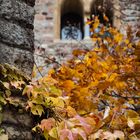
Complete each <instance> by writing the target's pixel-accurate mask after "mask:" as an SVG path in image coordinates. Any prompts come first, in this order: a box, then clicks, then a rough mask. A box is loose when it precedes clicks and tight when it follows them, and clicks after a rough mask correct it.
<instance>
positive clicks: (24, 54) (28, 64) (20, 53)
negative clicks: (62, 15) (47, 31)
mask: <svg viewBox="0 0 140 140" xmlns="http://www.w3.org/2000/svg"><path fill="white" fill-rule="evenodd" d="M34 3H35V0H0V63H9V64H12V65H14V66H16V67H17V68H19V69H21V70H22V71H23V72H25V73H27V74H28V75H30V74H31V71H32V67H33V62H34V60H33V51H34V35H33V34H34V33H33V28H34V27H33V21H34V8H33V7H34Z"/></svg>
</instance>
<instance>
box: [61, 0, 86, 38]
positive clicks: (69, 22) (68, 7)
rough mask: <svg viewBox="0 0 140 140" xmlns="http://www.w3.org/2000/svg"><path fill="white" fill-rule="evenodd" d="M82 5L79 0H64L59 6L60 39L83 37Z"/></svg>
mask: <svg viewBox="0 0 140 140" xmlns="http://www.w3.org/2000/svg"><path fill="white" fill-rule="evenodd" d="M83 28H84V21H83V5H82V3H81V1H80V0H64V2H63V3H62V6H61V31H60V36H61V39H62V40H71V39H72V40H81V39H83V37H84V29H83Z"/></svg>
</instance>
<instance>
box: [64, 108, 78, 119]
mask: <svg viewBox="0 0 140 140" xmlns="http://www.w3.org/2000/svg"><path fill="white" fill-rule="evenodd" d="M66 111H67V114H68V116H69V117H74V116H76V115H77V112H76V111H75V109H74V108H72V107H71V106H68V107H67V109H66Z"/></svg>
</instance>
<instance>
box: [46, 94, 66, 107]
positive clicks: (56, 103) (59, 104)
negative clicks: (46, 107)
mask: <svg viewBox="0 0 140 140" xmlns="http://www.w3.org/2000/svg"><path fill="white" fill-rule="evenodd" d="M47 100H48V102H50V101H51V102H52V104H51V105H52V106H54V107H60V108H64V106H65V104H64V101H63V99H62V98H59V97H57V98H54V97H48V98H47Z"/></svg>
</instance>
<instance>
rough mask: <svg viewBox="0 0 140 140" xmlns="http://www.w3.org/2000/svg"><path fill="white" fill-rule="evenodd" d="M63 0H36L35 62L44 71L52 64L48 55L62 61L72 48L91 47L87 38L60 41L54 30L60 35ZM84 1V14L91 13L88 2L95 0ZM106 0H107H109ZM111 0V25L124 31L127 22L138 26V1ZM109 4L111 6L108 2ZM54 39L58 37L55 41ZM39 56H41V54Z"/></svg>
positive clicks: (85, 15)
mask: <svg viewBox="0 0 140 140" xmlns="http://www.w3.org/2000/svg"><path fill="white" fill-rule="evenodd" d="M63 1H64V0H37V1H36V6H35V10H36V15H35V24H34V25H35V30H34V31H35V40H36V42H35V46H36V50H35V57H34V58H35V61H36V63H37V65H38V66H44V68H45V69H44V72H43V74H44V73H47V71H48V69H50V68H52V67H53V65H55V64H52V62H51V61H50V60H48V58H44V56H47V57H49V58H55V60H56V61H58V62H60V63H63V62H65V61H66V60H67V59H69V57H70V55H71V52H72V50H73V49H77V48H83V47H82V46H85V45H86V44H87V45H88V47H89V48H92V43H91V42H90V41H89V40H87V41H86V40H82V44H83V45H81V43H78V42H77V43H74V42H72V43H71V41H68V42H67V41H66V42H65V41H63V40H59V37H58V38H56V36H55V33H56V32H57V33H58V36H59V35H60V27H59V26H60V18H61V14H60V9H61V4H62V2H63ZM66 1H67V0H66ZM80 1H81V2H82V3H83V8H84V17H85V18H86V17H88V16H89V14H90V4H92V2H93V1H94V0H80ZM108 1H109V0H108ZM110 1H111V2H113V3H114V7H113V10H114V17H113V19H114V26H116V27H117V28H118V29H120V30H121V31H122V32H123V33H125V32H124V30H125V29H126V27H127V25H132V27H135V29H136V25H138V24H139V25H140V0H110ZM107 6H110V5H107ZM56 39H58V40H57V41H56ZM41 56H42V57H41Z"/></svg>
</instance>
